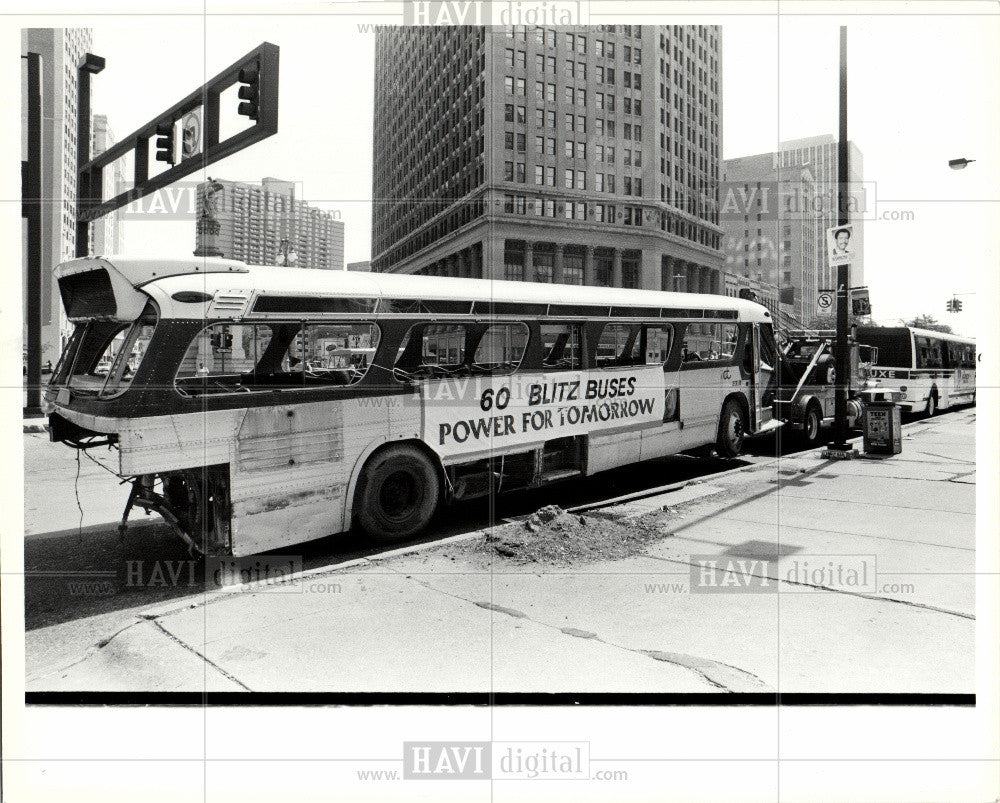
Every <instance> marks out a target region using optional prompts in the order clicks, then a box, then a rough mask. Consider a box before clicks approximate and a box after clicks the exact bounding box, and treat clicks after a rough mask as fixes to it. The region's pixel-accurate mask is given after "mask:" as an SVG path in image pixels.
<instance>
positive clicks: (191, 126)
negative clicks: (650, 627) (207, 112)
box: [181, 109, 201, 159]
mask: <svg viewBox="0 0 1000 803" xmlns="http://www.w3.org/2000/svg"><path fill="white" fill-rule="evenodd" d="M199 153H201V109H195V110H194V111H193V112H188V113H187V114H185V115H184V119H183V120H181V158H182V159H187V158H189V157H191V156H197V155H198V154H199Z"/></svg>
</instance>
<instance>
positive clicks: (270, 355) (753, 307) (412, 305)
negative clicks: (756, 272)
mask: <svg viewBox="0 0 1000 803" xmlns="http://www.w3.org/2000/svg"><path fill="white" fill-rule="evenodd" d="M56 275H57V277H58V281H59V286H60V292H61V295H62V298H63V303H64V306H65V308H66V313H67V315H68V317H69V318H70V320H71V321H73V323H74V324H75V327H76V328H75V331H74V334H73V336H72V338H71V340H70V342H69V344H68V345H67V347H66V349H65V352H64V354H63V356H62V358H61V360H60V363H59V365H58V366H57V369H56V371H55V373H54V375H53V378H52V380H51V383H50V384H49V386H48V387H47V389H46V392H45V399H46V404H47V410H48V412H49V418H50V425H51V427H50V428H51V433H52V438H53V440H58V441H62V442H64V443H66V444H68V445H70V446H73V447H75V448H82V449H85V448H88V447H91V446H95V445H102V446H104V445H110V446H112V447H113V448H115V449H116V450H117V452H118V461H119V464H118V472H119V473H120V475H121V476H122V478H124V479H127V480H128V481H130V482H131V484H132V492H131V495H130V499H129V503H128V506H127V508H126V511H125V514H124V516H123V528H124V526H125V522H126V521H127V518H128V515H129V512H130V510H131V509H132V508H133V507H141V508H144V509H146V510H151V511H155V512H157V513H159V514H160V515H162V516H163V518H164V519H165V520H166V521H167V522H169V523H170V524H171V526H172V527H173V528H174V530H175V531H176V532H177V533H178V534H179V535H180V536H181V537H182V538H183V539H184V540H185V541H186V542H187V543H188V544H189V546H190V547H191V549H192V550H196V551H198V552H204V553H215V554H235V555H246V554H254V553H258V552H261V551H264V550H267V549H271V548H276V547H281V546H284V545H287V544H292V543H297V542H301V541H306V540H310V539H314V538H320V537H323V536H327V535H331V534H334V533H339V532H343V531H346V530H348V529H350V528H351V527H352V525H353V524H355V523H357V524H359V525H360V526H361V527H362V528H363V529H364V530H366V531H367V532H368V533H370V534H371V535H373V536H375V537H377V538H380V539H399V538H406V537H409V536H411V535H413V534H414V533H416V532H418V531H419V530H421V529H422V528H424V527H426V526H427V524H428V523H429V522H430V520H431V517H432V516H433V515H434V513H435V511H436V510H437V509H438V507H439V505H440V504H441V503H448V502H451V501H454V500H460V499H468V498H472V497H476V496H481V495H486V494H491V493H496V492H499V491H507V490H516V489H519V488H530V487H535V486H538V485H541V484H544V483H547V482H553V481H556V480H565V479H569V478H572V477H577V476H583V475H590V474H594V473H596V472H600V471H604V470H606V469H610V468H615V467H618V466H623V465H627V464H631V463H636V462H638V461H643V460H649V459H652V458H657V457H662V456H665V455H670V454H674V453H677V452H680V451H683V450H690V449H694V448H697V447H705V446H712V447H714V448H715V450H716V451H717V452H718V453H719V454H721V455H723V456H727V457H733V456H735V455H737V454H738V453H739V452H740V449H741V447H742V444H743V440H744V438H745V437H746V436H748V435H750V434H753V433H759V432H762V431H765V430H768V429H771V428H773V427H775V426H778V425H779V424H778V423H777V422H776V421H774V419H773V395H774V385H775V377H774V370H775V367H776V365H777V359H778V355H777V349H776V347H775V343H774V336H773V331H772V322H771V318H770V315H769V313H768V312H767V310H766V309H765V308H764V307H762V306H760V305H758V304H755V303H752V302H750V301H745V300H742V299H734V298H728V297H725V296H718V295H695V294H680V293H661V292H650V291H642V290H628V289H614V288H606V287H601V288H596V287H579V286H569V285H547V284H532V283H522V282H507V281H484V280H479V279H457V278H430V277H420V276H406V275H397V274H360V273H344V272H331V271H310V270H296V269H293V268H272V267H248V266H247V265H245V264H243V263H240V262H235V261H231V260H223V259H208V260H200V259H199V260H133V259H117V258H113V257H112V258H108V259H103V258H99V259H82V260H74V261H72V262H68V263H65V264H63V265H61V266H59V267H58V268H57V271H56ZM140 357H141V359H140ZM109 362H110V364H111V368H110V370H109V371H107V373H105V374H102V373H98V371H97V369H98V367H99V366H101V365H107V364H108V363H109ZM129 366H131V368H130V367H129ZM665 479H667V478H665Z"/></svg>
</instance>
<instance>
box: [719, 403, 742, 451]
mask: <svg viewBox="0 0 1000 803" xmlns="http://www.w3.org/2000/svg"><path fill="white" fill-rule="evenodd" d="M746 432H747V416H746V413H745V412H744V411H743V405H741V404H740V403H739V402H738V401H737V400H736V399H727V400H726V403H725V404H724V405H722V415H721V416H720V417H719V435H718V438H717V439H716V442H715V450H716V451H717V452H718V453H719V457H738V456H739V453H740V452H741V451H742V449H743V439H744V438H745V437H746Z"/></svg>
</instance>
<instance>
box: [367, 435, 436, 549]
mask: <svg viewBox="0 0 1000 803" xmlns="http://www.w3.org/2000/svg"><path fill="white" fill-rule="evenodd" d="M440 497H441V481H440V479H439V477H438V472H437V468H436V467H435V466H434V464H433V463H432V462H431V460H430V458H428V457H427V455H426V454H424V453H423V452H422V451H421V450H420V449H417V448H415V447H413V446H408V445H406V444H399V445H395V446H389V447H387V448H385V449H383V450H382V451H380V452H378V453H377V454H376V455H375V456H374V457H372V458H371V459H370V460H369V461H368V463H367V464H366V465H365V467H364V469H363V470H362V472H361V477H360V479H359V480H358V490H357V493H356V496H355V500H356V501H355V504H356V508H355V509H356V510H357V520H358V524H360V525H361V528H362V529H363V530H364V531H365V532H366V533H368V534H369V535H370V536H372V538H375V539H377V540H380V541H399V540H402V539H404V538H409V537H410V536H412V535H415V534H416V533H418V532H420V531H421V530H423V529H424V528H425V527H426V526H427V525H428V524H429V523H430V520H431V518H432V517H433V516H434V512H435V510H437V506H438V501H439V500H440Z"/></svg>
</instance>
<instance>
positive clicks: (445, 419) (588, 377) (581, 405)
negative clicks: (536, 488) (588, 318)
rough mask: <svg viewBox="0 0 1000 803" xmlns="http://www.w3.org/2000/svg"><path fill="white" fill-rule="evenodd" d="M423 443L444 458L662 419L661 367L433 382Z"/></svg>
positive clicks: (426, 393)
mask: <svg viewBox="0 0 1000 803" xmlns="http://www.w3.org/2000/svg"><path fill="white" fill-rule="evenodd" d="M421 395H422V397H423V402H424V404H423V408H424V438H425V439H426V441H427V443H428V444H429V445H430V446H431V447H432V448H433V449H434V450H435V451H437V452H438V453H439V454H441V455H442V456H444V457H448V456H450V455H458V454H471V453H474V452H482V451H487V450H491V449H508V448H509V447H517V446H524V445H529V444H533V443H538V442H540V441H547V440H552V439H554V438H564V437H568V436H574V435H583V434H585V433H590V432H601V431H610V430H617V429H634V428H639V427H643V426H648V425H650V424H659V423H662V421H663V409H664V383H663V369H662V367H661V366H659V365H654V366H636V367H634V368H628V369H621V370H602V371H559V372H553V373H549V374H543V375H541V376H538V375H535V376H530V377H523V378H522V377H519V376H518V375H517V374H514V375H513V376H495V377H463V378H460V379H443V380H431V381H428V382H425V383H424V384H423V385H422V386H421Z"/></svg>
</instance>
